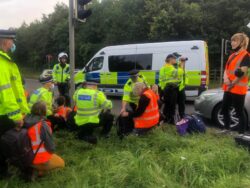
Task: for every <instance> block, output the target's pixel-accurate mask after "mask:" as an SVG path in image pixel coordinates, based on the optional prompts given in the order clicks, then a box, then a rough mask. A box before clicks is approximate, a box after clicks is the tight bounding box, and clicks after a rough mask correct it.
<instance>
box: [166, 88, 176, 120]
mask: <svg viewBox="0 0 250 188" xmlns="http://www.w3.org/2000/svg"><path fill="white" fill-rule="evenodd" d="M177 93H178V87H176V86H172V85H169V86H166V87H165V89H164V91H163V98H164V108H163V114H164V116H165V121H166V122H168V123H171V124H173V123H174V116H175V110H176V103H177Z"/></svg>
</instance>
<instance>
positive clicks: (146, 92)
mask: <svg viewBox="0 0 250 188" xmlns="http://www.w3.org/2000/svg"><path fill="white" fill-rule="evenodd" d="M133 94H134V95H135V96H140V99H139V103H138V107H137V108H136V110H135V111H134V112H123V113H122V114H121V116H122V117H131V118H133V123H134V133H135V134H138V135H141V134H144V133H146V132H148V131H149V130H151V129H152V128H153V127H154V126H156V125H157V124H158V123H159V117H160V114H159V107H158V102H157V100H158V98H157V95H156V94H155V93H154V92H153V91H152V90H151V89H149V88H147V86H146V85H145V84H144V83H136V84H135V86H134V89H133ZM129 119H130V118H129ZM128 124H130V123H128Z"/></svg>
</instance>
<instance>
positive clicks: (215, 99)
mask: <svg viewBox="0 0 250 188" xmlns="http://www.w3.org/2000/svg"><path fill="white" fill-rule="evenodd" d="M223 94H224V92H223V90H222V89H211V90H207V91H205V92H203V93H202V94H201V95H200V96H199V97H198V98H197V99H196V100H195V103H194V108H195V113H196V114H199V115H201V116H203V117H205V118H208V119H211V120H213V122H215V123H216V125H217V126H219V127H223V126H224V123H223V115H222V114H221V105H222V99H223ZM244 113H245V115H246V117H247V119H246V123H247V124H248V123H249V120H250V91H248V93H247V95H246V98H245V110H244ZM230 114H231V125H230V126H231V128H232V129H236V128H237V126H238V124H239V118H238V117H237V116H236V113H235V110H234V109H233V108H231V109H230Z"/></svg>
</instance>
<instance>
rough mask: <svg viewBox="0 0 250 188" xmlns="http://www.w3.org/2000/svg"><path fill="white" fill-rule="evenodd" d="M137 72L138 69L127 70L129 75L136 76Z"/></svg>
mask: <svg viewBox="0 0 250 188" xmlns="http://www.w3.org/2000/svg"><path fill="white" fill-rule="evenodd" d="M138 73H139V70H136V69H134V70H131V71H129V73H128V74H129V75H130V76H137V75H138Z"/></svg>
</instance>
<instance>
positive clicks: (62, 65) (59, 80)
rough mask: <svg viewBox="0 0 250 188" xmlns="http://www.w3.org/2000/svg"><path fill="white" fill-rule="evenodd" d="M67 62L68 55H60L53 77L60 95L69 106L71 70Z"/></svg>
mask: <svg viewBox="0 0 250 188" xmlns="http://www.w3.org/2000/svg"><path fill="white" fill-rule="evenodd" d="M67 60H68V55H67V54H66V53H65V52H61V53H60V54H59V55H58V61H59V63H58V64H56V65H55V66H54V68H53V74H52V75H53V81H54V83H55V84H56V85H57V87H58V91H59V94H60V95H61V96H64V97H65V99H66V106H69V105H70V98H69V79H70V69H69V64H67Z"/></svg>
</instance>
